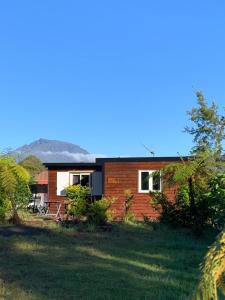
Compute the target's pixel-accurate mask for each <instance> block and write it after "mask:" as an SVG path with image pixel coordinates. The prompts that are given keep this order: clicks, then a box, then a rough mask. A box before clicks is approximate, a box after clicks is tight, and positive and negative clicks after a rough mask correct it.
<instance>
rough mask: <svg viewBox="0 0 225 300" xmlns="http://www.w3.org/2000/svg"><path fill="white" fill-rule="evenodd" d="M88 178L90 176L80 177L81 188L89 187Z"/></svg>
mask: <svg viewBox="0 0 225 300" xmlns="http://www.w3.org/2000/svg"><path fill="white" fill-rule="evenodd" d="M89 178H90V175H87V174H85V175H82V174H81V175H80V185H82V186H89Z"/></svg>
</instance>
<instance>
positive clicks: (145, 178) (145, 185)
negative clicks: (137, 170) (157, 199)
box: [141, 172, 149, 191]
mask: <svg viewBox="0 0 225 300" xmlns="http://www.w3.org/2000/svg"><path fill="white" fill-rule="evenodd" d="M141 190H142V191H148V190H149V172H141Z"/></svg>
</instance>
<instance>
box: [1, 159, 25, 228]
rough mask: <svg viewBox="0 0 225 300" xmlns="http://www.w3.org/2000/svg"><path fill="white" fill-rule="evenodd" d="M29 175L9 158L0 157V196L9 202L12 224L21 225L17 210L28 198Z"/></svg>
mask: <svg viewBox="0 0 225 300" xmlns="http://www.w3.org/2000/svg"><path fill="white" fill-rule="evenodd" d="M29 179H30V175H29V173H28V172H27V171H26V170H25V169H24V168H23V167H22V166H21V165H18V164H17V163H16V161H15V159H13V158H12V157H10V156H7V155H2V156H0V194H1V195H4V197H3V199H5V201H6V200H8V201H10V203H11V209H12V218H11V220H12V222H13V223H15V224H18V223H21V220H20V218H19V216H18V212H17V209H18V207H19V205H21V204H24V203H26V202H27V201H28V199H29V197H30V189H29V185H28V183H29Z"/></svg>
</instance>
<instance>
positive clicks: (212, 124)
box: [185, 91, 225, 154]
mask: <svg viewBox="0 0 225 300" xmlns="http://www.w3.org/2000/svg"><path fill="white" fill-rule="evenodd" d="M196 96H197V102H198V107H194V108H192V110H191V111H189V112H188V115H189V116H190V119H191V121H192V122H193V126H187V127H185V131H186V132H188V133H189V134H191V135H192V136H193V137H194V138H193V141H194V143H195V145H194V147H193V149H192V154H196V153H197V152H201V151H207V150H209V149H211V150H213V151H215V152H216V153H217V154H221V153H222V150H223V140H224V138H225V117H224V116H221V115H219V113H218V107H217V105H216V103H215V102H214V101H213V102H212V103H211V105H208V104H207V102H206V100H205V97H204V95H203V93H202V92H200V91H197V92H196Z"/></svg>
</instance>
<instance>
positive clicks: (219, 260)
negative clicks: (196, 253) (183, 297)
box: [191, 230, 225, 300]
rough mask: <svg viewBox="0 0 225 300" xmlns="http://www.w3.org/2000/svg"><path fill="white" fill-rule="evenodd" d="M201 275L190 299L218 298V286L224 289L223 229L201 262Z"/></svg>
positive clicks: (224, 239)
mask: <svg viewBox="0 0 225 300" xmlns="http://www.w3.org/2000/svg"><path fill="white" fill-rule="evenodd" d="M201 270H202V276H201V279H200V282H199V285H198V287H197V289H196V291H195V293H194V295H193V296H192V298H191V300H218V288H222V289H224V284H225V282H223V274H224V272H225V230H224V231H222V232H221V233H220V234H219V235H218V237H217V239H216V241H215V242H214V244H213V245H212V246H211V247H210V248H209V251H208V253H207V255H206V257H205V260H204V262H203V264H202V268H201Z"/></svg>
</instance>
